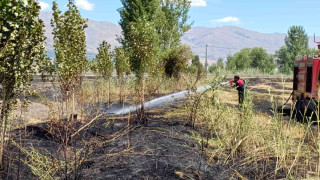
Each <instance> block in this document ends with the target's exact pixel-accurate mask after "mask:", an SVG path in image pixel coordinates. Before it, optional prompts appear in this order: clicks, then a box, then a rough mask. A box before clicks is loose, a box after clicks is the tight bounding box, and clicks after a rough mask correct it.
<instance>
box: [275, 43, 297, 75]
mask: <svg viewBox="0 0 320 180" xmlns="http://www.w3.org/2000/svg"><path fill="white" fill-rule="evenodd" d="M275 56H276V62H277V64H278V67H279V70H280V72H282V73H287V74H288V73H290V72H291V71H292V68H293V63H294V57H293V54H292V53H290V52H289V50H288V47H287V46H285V45H284V46H281V47H280V49H279V50H278V51H276V55H275Z"/></svg>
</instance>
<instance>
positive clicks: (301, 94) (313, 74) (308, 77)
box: [292, 41, 320, 119]
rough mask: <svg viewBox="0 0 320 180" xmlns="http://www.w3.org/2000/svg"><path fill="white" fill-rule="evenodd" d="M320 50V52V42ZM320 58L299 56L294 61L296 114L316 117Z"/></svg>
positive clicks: (319, 47) (317, 56)
mask: <svg viewBox="0 0 320 180" xmlns="http://www.w3.org/2000/svg"><path fill="white" fill-rule="evenodd" d="M315 43H317V44H318V49H319V50H320V42H316V41H315ZM319 66H320V56H319V54H316V55H312V56H307V55H304V56H298V57H296V59H295V61H294V72H293V74H294V76H293V93H292V100H293V104H294V105H295V109H294V111H293V112H294V113H295V115H296V116H297V119H298V117H299V118H301V117H303V116H311V115H313V116H312V117H313V118H314V117H316V114H317V113H315V112H316V110H317V109H318V100H319V98H320V97H319V95H320V68H319Z"/></svg>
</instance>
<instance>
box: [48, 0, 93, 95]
mask: <svg viewBox="0 0 320 180" xmlns="http://www.w3.org/2000/svg"><path fill="white" fill-rule="evenodd" d="M67 8H68V10H67V11H65V12H64V13H63V14H62V13H61V11H60V10H59V9H58V4H57V2H55V1H54V2H53V7H52V10H53V19H52V20H51V26H52V27H53V32H52V34H53V36H54V45H53V46H54V49H55V55H56V75H57V76H58V78H59V82H60V88H61V91H62V93H63V95H64V98H65V99H66V100H67V99H69V96H68V92H71V93H72V94H74V91H75V89H76V88H77V87H79V86H80V85H81V82H82V78H81V76H82V74H83V72H84V71H85V69H86V67H87V65H88V61H87V57H86V36H85V28H87V20H85V19H83V18H82V17H81V15H80V11H79V10H78V8H77V7H76V5H75V4H74V3H73V1H72V0H69V4H68V5H67Z"/></svg>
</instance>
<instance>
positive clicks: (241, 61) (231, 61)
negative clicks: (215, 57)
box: [227, 48, 251, 70]
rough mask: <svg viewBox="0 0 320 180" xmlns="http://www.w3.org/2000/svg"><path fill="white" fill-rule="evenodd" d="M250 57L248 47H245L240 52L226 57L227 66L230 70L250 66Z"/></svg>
mask: <svg viewBox="0 0 320 180" xmlns="http://www.w3.org/2000/svg"><path fill="white" fill-rule="evenodd" d="M250 65H251V58H250V49H249V48H245V49H242V50H241V51H240V52H237V53H236V54H234V55H233V56H228V58H227V68H228V69H231V70H242V69H246V68H250Z"/></svg>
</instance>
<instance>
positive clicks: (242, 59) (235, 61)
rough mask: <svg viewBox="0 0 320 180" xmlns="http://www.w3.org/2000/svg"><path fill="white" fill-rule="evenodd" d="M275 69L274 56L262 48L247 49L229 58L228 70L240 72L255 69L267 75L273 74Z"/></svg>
mask: <svg viewBox="0 0 320 180" xmlns="http://www.w3.org/2000/svg"><path fill="white" fill-rule="evenodd" d="M275 67H276V65H275V62H274V56H273V55H270V54H268V53H267V51H266V50H265V49H263V48H261V47H255V48H252V49H249V48H245V49H242V50H241V51H240V52H237V53H236V54H234V55H233V56H228V58H227V68H228V69H229V70H236V71H239V70H244V69H249V68H255V69H259V70H260V71H262V72H265V73H273V72H274V70H275Z"/></svg>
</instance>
